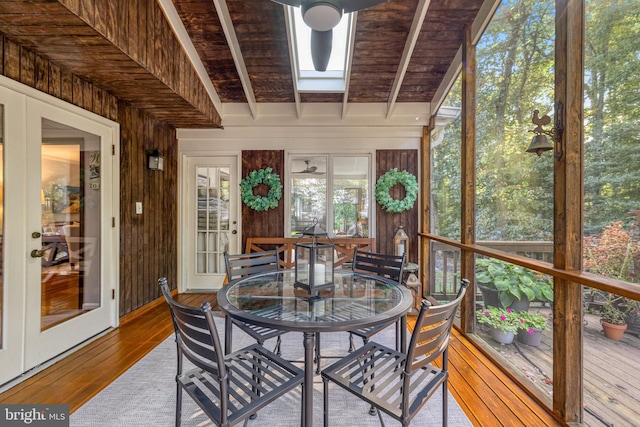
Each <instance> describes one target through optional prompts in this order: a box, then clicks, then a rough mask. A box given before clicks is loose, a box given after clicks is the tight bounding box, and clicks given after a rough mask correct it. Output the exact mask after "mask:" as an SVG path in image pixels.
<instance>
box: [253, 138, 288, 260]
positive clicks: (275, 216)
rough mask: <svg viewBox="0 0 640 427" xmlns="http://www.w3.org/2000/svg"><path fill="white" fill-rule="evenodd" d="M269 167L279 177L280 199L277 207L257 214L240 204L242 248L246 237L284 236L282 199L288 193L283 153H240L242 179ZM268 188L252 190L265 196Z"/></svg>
mask: <svg viewBox="0 0 640 427" xmlns="http://www.w3.org/2000/svg"><path fill="white" fill-rule="evenodd" d="M267 167H270V168H271V169H273V171H274V172H275V173H277V174H279V175H280V180H281V181H282V187H283V188H282V199H280V203H279V204H278V207H277V208H275V209H270V210H268V211H266V212H258V211H255V210H253V209H251V208H249V207H248V206H247V205H245V204H244V203H243V204H242V248H244V247H245V244H246V241H247V237H282V236H284V198H285V197H287V196H286V195H287V194H288V191H289V185H288V183H285V182H284V151H281V150H245V151H243V152H242V177H243V178H244V177H245V176H247V175H248V174H249V172H251V171H252V170H255V169H264V168H267ZM268 191H269V187H267V186H266V185H264V184H260V185H258V186H257V187H256V188H254V193H255V194H259V195H262V196H266V195H267V192H268Z"/></svg>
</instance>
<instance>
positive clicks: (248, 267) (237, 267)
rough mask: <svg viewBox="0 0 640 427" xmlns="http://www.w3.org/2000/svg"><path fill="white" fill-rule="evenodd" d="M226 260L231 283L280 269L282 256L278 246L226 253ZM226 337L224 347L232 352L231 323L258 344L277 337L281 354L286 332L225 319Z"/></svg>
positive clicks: (276, 349)
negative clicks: (238, 252) (271, 248)
mask: <svg viewBox="0 0 640 427" xmlns="http://www.w3.org/2000/svg"><path fill="white" fill-rule="evenodd" d="M224 262H225V265H226V268H227V278H228V280H229V284H232V283H233V282H235V281H237V280H239V279H241V278H244V277H247V276H250V275H253V274H260V273H268V272H272V271H279V270H280V257H279V256H278V248H277V247H276V248H275V249H273V250H271V251H261V252H251V253H247V254H235V255H231V254H228V253H226V252H225V253H224ZM225 322H226V328H225V338H224V348H225V352H227V353H230V352H231V347H232V332H231V324H234V325H236V326H238V327H239V328H240V329H241V330H243V331H244V332H246V333H247V334H248V335H250V336H251V337H252V338H253V339H255V340H256V341H258V344H260V345H264V342H265V341H266V340H268V339H270V338H276V345H275V347H274V349H273V351H274V352H275V353H276V354H278V355H280V354H281V348H280V345H281V338H280V336H281V335H282V334H284V333H285V331H281V330H279V329H273V328H266V327H263V326H257V325H252V324H250V323H245V322H242V321H239V320H234V319H229V318H228V317H227V318H226V319H225Z"/></svg>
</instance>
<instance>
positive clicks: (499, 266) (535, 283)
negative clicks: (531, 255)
mask: <svg viewBox="0 0 640 427" xmlns="http://www.w3.org/2000/svg"><path fill="white" fill-rule="evenodd" d="M476 282H478V283H480V284H482V285H484V286H486V287H488V288H491V289H496V290H498V297H499V298H500V302H501V303H502V305H503V306H505V307H509V306H510V305H511V304H513V302H514V301H515V300H522V299H525V298H526V299H528V300H529V301H534V300H536V301H543V302H544V301H552V300H553V287H552V285H551V282H550V281H549V280H547V279H545V277H544V276H542V275H540V274H537V273H533V272H532V271H531V270H529V269H526V268H523V267H520V266H518V265H513V264H508V263H506V262H502V261H500V260H497V259H494V258H478V259H476Z"/></svg>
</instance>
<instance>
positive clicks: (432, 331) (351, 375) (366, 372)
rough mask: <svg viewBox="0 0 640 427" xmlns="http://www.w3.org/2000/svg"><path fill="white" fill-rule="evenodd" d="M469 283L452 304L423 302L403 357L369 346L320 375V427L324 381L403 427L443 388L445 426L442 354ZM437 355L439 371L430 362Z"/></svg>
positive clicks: (445, 357) (445, 360) (464, 283)
mask: <svg viewBox="0 0 640 427" xmlns="http://www.w3.org/2000/svg"><path fill="white" fill-rule="evenodd" d="M468 285H469V281H468V280H466V279H463V280H462V283H461V286H460V290H459V291H458V295H457V297H456V299H455V300H453V301H451V302H449V303H447V304H443V305H436V306H431V304H430V303H429V302H428V301H426V300H425V301H423V302H422V305H421V308H420V312H419V314H418V319H417V321H416V326H415V329H414V331H413V334H412V336H411V341H410V343H409V348H408V350H407V352H406V353H402V352H399V351H396V350H392V349H390V348H388V347H385V346H383V345H380V344H378V343H376V342H373V341H371V342H369V343H367V344H365V345H364V346H362V347H361V348H359V349H358V350H356V351H354V352H352V353H350V354H349V355H347V356H346V357H344V358H343V359H341V360H339V361H338V362H336V363H334V364H333V365H331V366H329V367H328V368H327V369H325V370H323V371H322V381H323V385H324V392H323V393H324V425H325V427H326V426H327V425H328V422H329V418H328V414H329V388H328V383H329V381H331V382H333V383H335V384H337V385H339V386H340V387H342V388H344V389H345V390H347V391H349V392H350V393H352V394H354V395H356V396H358V397H359V398H361V399H362V400H364V401H366V402H368V403H369V404H370V405H372V407H375V408H377V412H378V417H379V419H380V424H381V425H382V426H384V421H383V419H382V414H381V411H382V412H384V413H386V414H388V415H389V416H391V417H392V418H394V419H396V420H398V421H400V422H401V423H402V425H403V426H408V425H409V423H410V422H411V420H412V419H413V418H414V417H415V415H416V414H417V413H418V412H419V411H420V409H421V408H422V407H423V406H424V405H425V404H426V403H427V401H428V400H429V398H430V397H431V396H432V395H433V394H434V393H435V391H436V390H437V389H438V387H440V386H442V423H443V425H444V426H446V425H447V380H448V377H449V371H448V355H447V349H448V345H449V338H450V336H451V327H452V325H453V321H454V318H455V314H456V310H457V309H458V306H459V305H460V301H461V300H462V298H463V297H464V295H465V292H466V288H467V286H468ZM440 356H442V364H441V366H442V367H440V368H439V367H437V366H435V365H434V364H433V363H432V362H433V361H434V360H435V359H437V358H438V357H440Z"/></svg>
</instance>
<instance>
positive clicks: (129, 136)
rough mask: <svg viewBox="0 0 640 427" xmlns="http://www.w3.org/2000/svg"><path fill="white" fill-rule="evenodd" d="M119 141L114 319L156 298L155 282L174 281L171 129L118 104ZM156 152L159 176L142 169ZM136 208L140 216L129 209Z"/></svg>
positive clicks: (174, 147)
mask: <svg viewBox="0 0 640 427" xmlns="http://www.w3.org/2000/svg"><path fill="white" fill-rule="evenodd" d="M118 122H119V123H120V125H121V141H120V147H121V148H120V314H121V315H123V314H126V313H130V312H132V311H133V310H135V309H137V308H139V307H141V306H143V305H145V304H147V303H148V302H150V301H152V300H154V299H156V298H158V297H160V296H161V292H160V288H159V286H158V278H159V277H166V278H167V279H168V280H169V283H170V285H171V288H172V289H173V288H175V287H176V280H177V259H178V258H177V257H178V255H177V230H178V219H177V218H178V208H177V203H176V201H177V197H178V196H177V187H178V160H177V144H176V131H175V129H174V128H173V127H172V126H170V125H167V124H165V123H163V122H161V121H158V120H156V119H155V118H153V117H152V116H149V115H148V114H145V113H143V112H141V111H140V110H139V109H137V108H135V107H132V106H131V105H130V104H127V103H126V102H123V101H120V102H119V103H118ZM156 148H157V149H159V150H160V152H161V154H162V155H163V157H164V171H153V170H149V169H148V168H147V154H148V152H149V151H153V150H154V149H156ZM136 202H142V215H138V214H136V211H135V203H136Z"/></svg>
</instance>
